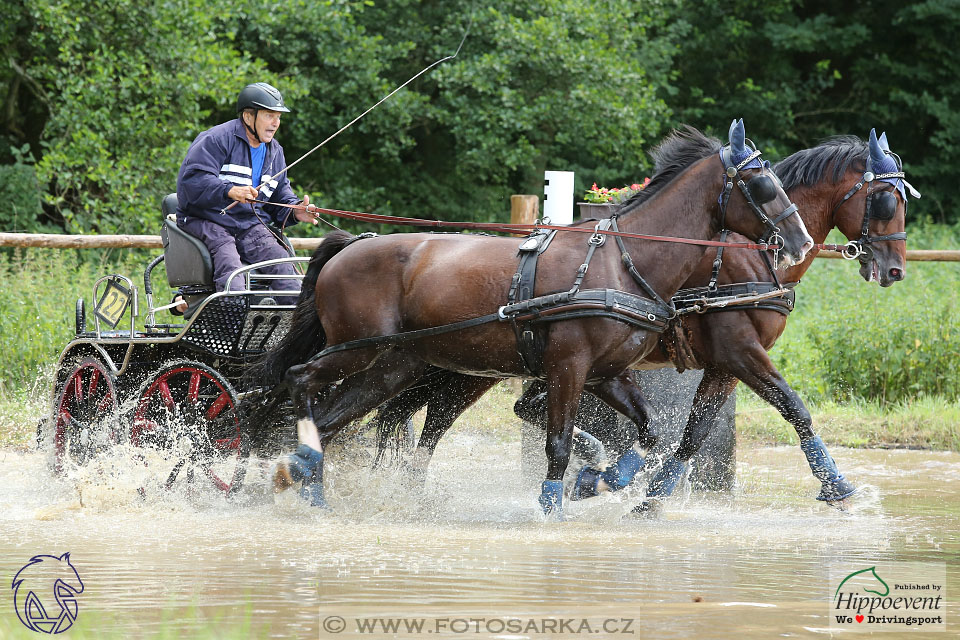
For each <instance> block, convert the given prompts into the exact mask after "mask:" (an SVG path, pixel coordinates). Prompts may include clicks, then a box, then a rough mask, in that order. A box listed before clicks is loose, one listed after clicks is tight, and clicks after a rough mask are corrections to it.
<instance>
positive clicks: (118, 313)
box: [93, 280, 130, 329]
mask: <svg viewBox="0 0 960 640" xmlns="http://www.w3.org/2000/svg"><path fill="white" fill-rule="evenodd" d="M129 304H130V291H129V290H128V289H127V288H126V287H124V286H122V285H121V284H120V283H119V282H117V281H116V280H107V287H106V289H104V291H103V295H102V296H101V297H100V301H99V302H97V308H96V309H94V310H93V312H94V313H95V314H97V317H98V318H100V319H101V320H103V321H104V322H106V323H107V324H108V325H110V328H111V329H115V328H116V327H117V323H119V322H120V318H122V317H123V312H124V311H126V310H127V305H129Z"/></svg>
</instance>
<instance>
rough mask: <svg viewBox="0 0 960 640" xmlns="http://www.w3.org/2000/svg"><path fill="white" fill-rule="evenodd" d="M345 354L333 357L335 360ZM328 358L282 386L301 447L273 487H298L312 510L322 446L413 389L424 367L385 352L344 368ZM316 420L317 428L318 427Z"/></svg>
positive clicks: (299, 370)
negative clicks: (353, 422)
mask: <svg viewBox="0 0 960 640" xmlns="http://www.w3.org/2000/svg"><path fill="white" fill-rule="evenodd" d="M340 355H344V354H340V353H337V354H332V356H340ZM340 360H342V359H337V360H334V361H332V362H327V358H323V359H321V360H317V361H314V362H310V363H307V364H305V365H298V366H296V367H291V369H290V370H289V371H288V372H287V385H288V386H289V388H290V391H291V396H292V397H293V403H294V408H295V410H296V412H297V417H298V421H297V435H298V438H299V440H300V446H299V447H298V449H297V451H296V452H295V453H294V454H293V455H292V456H290V457H289V458H288V459H287V460H286V461H284V462H282V463H281V464H280V465H278V468H277V475H276V476H275V479H274V486H275V488H277V489H281V488H284V487H286V486H289V485H290V484H293V483H296V482H300V481H302V482H303V488H302V489H301V495H302V496H304V497H305V498H307V499H308V500H309V501H310V503H311V504H312V505H314V506H325V505H326V502H325V500H324V497H323V445H324V444H326V443H328V442H329V441H330V439H331V438H332V437H333V436H334V435H336V433H337V432H338V431H339V430H340V429H341V428H343V427H344V426H345V425H346V424H348V423H349V422H350V421H351V420H354V419H356V418H359V417H362V416H364V415H366V414H367V413H368V412H370V411H371V410H373V409H374V408H376V407H377V406H379V405H380V404H381V403H383V402H384V401H385V400H387V399H389V398H391V397H392V396H393V395H395V394H396V393H398V392H399V391H402V390H403V389H405V388H406V387H408V386H409V385H411V384H413V383H414V382H415V381H416V380H417V378H419V377H420V376H421V375H423V371H424V370H425V368H426V365H425V364H424V363H423V362H422V361H420V360H418V359H416V358H410V357H408V356H406V354H399V353H396V352H392V351H391V352H388V353H386V354H383V355H382V356H380V357H378V356H377V355H376V354H368V355H367V356H366V357H365V358H364V357H359V358H355V359H354V361H353V363H352V366H351V367H347V366H345V364H344V363H343V362H341V361H340ZM351 368H353V370H354V373H353V375H349V374H347V377H346V379H344V380H343V382H341V383H340V384H339V385H337V386H336V387H335V388H333V389H331V390H329V392H328V393H326V395H324V396H323V397H321V398H320V400H319V402H318V404H317V406H314V400H313V398H314V397H315V396H316V394H317V393H318V392H319V391H320V390H321V389H324V388H325V387H327V386H328V385H330V384H331V383H332V382H333V381H335V380H336V379H338V377H339V376H340V375H343V374H344V373H346V372H348V371H350V369H351ZM318 418H319V425H318Z"/></svg>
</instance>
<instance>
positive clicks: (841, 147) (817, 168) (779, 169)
mask: <svg viewBox="0 0 960 640" xmlns="http://www.w3.org/2000/svg"><path fill="white" fill-rule="evenodd" d="M869 155H870V148H869V147H868V146H867V143H866V142H864V141H863V140H861V139H860V138H858V137H857V136H849V135H848V136H834V137H832V138H827V139H826V140H824V141H823V142H821V143H820V144H818V145H817V146H815V147H813V148H812V149H804V150H803V151H797V152H796V153H794V154H792V155H789V156H787V157H786V158H784V159H783V160H781V161H780V162H778V163H777V164H776V165H774V167H773V170H774V172H775V173H776V174H777V176H778V177H779V178H780V180H781V181H782V182H783V188H784V189H792V188H793V187H796V186H799V185H806V186H810V185H814V184H817V183H818V182H820V181H822V180H823V178H824V174H826V172H827V167H829V166H830V165H831V164H832V165H833V176H832V181H833V182H834V183H836V182H840V180H842V179H843V174H845V173H846V172H847V170H848V169H849V168H850V167H851V166H853V168H854V169H855V170H857V171H864V170H865V169H866V166H867V157H868V156H869Z"/></svg>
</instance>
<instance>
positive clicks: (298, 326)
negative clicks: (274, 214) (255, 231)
mask: <svg viewBox="0 0 960 640" xmlns="http://www.w3.org/2000/svg"><path fill="white" fill-rule="evenodd" d="M355 239H356V236H353V235H351V234H349V233H347V232H346V231H331V232H330V233H328V234H327V235H325V236H324V237H323V242H321V243H320V246H319V247H317V250H316V251H314V252H313V256H311V258H310V263H309V264H308V266H307V273H306V274H305V275H304V277H303V284H302V287H301V289H300V297H299V298H297V306H296V309H294V311H293V317H292V318H291V319H290V329H289V330H288V331H287V333H286V335H284V336H283V338H282V339H281V340H280V343H279V344H278V345H277V346H276V347H275V348H274V349H272V350H271V351H268V352H267V353H265V354H264V355H263V356H262V358H261V359H260V360H259V361H257V362H256V363H255V364H254V365H253V366H252V367H251V368H250V374H251V376H252V377H253V379H256V380H259V381H261V382H267V383H268V384H279V383H280V382H281V381H282V380H283V375H284V374H285V373H286V372H287V369H289V368H290V367H292V366H294V365H296V364H301V363H303V362H306V361H307V359H308V358H310V357H311V356H313V355H315V354H317V353H319V352H320V351H321V350H323V347H324V346H325V345H326V342H327V336H326V334H324V332H323V325H321V324H320V317H319V316H318V315H317V305H316V296H317V292H316V289H317V278H319V277H320V270H321V269H323V267H324V265H326V264H327V263H328V262H329V261H330V260H331V259H332V258H333V257H334V256H335V255H337V253H339V252H340V251H341V250H343V248H344V247H346V246H347V245H348V244H350V243H351V242H353V241H354V240H355Z"/></svg>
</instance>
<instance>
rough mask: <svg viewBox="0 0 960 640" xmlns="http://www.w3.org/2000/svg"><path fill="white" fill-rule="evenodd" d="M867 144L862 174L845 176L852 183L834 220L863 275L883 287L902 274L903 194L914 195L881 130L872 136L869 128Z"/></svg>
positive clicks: (903, 259) (903, 265) (874, 132)
mask: <svg viewBox="0 0 960 640" xmlns="http://www.w3.org/2000/svg"><path fill="white" fill-rule="evenodd" d="M868 147H869V153H868V155H867V160H866V164H865V166H864V168H863V173H862V174H860V175H856V173H854V175H853V176H852V177H851V180H854V179H855V180H856V182H855V184H854V185H853V186H852V187H850V190H849V191H847V192H846V194H845V195H844V197H843V199H842V200H841V201H840V203H839V204H837V206H836V207H835V209H834V223H835V224H836V226H837V228H839V229H840V231H841V232H842V233H843V234H844V235H845V236H846V237H847V239H848V240H850V241H851V245H850V247H851V249H850V251H851V252H853V253H857V254H858V255H857V259H858V260H859V261H860V275H861V276H862V277H863V279H864V280H866V281H867V282H870V281H871V280H876V281H877V282H879V283H880V286H881V287H889V286H890V285H891V284H893V283H894V282H897V281H899V280H903V278H904V276H905V265H906V244H907V243H906V240H907V234H906V232H905V231H904V228H905V227H906V218H907V195H908V192H909V194H910V195H913V196H914V197H917V198H919V197H920V194H919V193H918V192H917V191H916V190H915V189H914V188H913V187H912V186H911V185H910V184H909V183H908V182H907V181H906V180H905V179H904V173H903V166H902V164H901V162H900V158H899V156H897V155H896V154H895V153H893V152H892V151H890V145H889V144H888V143H887V134H886V133H882V134H881V135H880V137H879V138H877V131H876V129H871V130H870V139H869V142H868ZM864 187H866V188H864ZM851 255H852V253H851Z"/></svg>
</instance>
